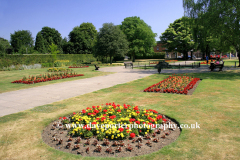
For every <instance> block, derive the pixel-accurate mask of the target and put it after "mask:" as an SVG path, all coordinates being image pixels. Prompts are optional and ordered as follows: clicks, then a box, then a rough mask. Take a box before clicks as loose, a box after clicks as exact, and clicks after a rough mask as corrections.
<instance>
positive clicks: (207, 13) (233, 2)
mask: <svg viewBox="0 0 240 160" xmlns="http://www.w3.org/2000/svg"><path fill="white" fill-rule="evenodd" d="M183 6H184V10H185V14H186V16H188V17H191V18H193V19H194V21H195V22H197V24H199V23H200V22H201V21H203V22H204V23H203V24H204V26H208V27H207V28H206V30H207V31H208V32H209V33H211V35H214V36H215V37H217V38H218V39H219V40H218V41H219V42H218V45H217V46H220V49H222V50H225V49H226V50H229V46H233V47H234V48H235V50H236V51H237V52H238V53H239V52H240V36H239V35H240V30H239V28H240V1H239V0H229V1H219V0H197V1H192V0H183ZM224 46H225V47H224ZM239 62H240V59H239Z"/></svg>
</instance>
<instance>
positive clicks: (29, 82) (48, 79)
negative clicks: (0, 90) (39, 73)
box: [11, 74, 84, 84]
mask: <svg viewBox="0 0 240 160" xmlns="http://www.w3.org/2000/svg"><path fill="white" fill-rule="evenodd" d="M78 76H84V74H76V75H68V76H62V77H60V76H58V77H52V78H46V79H39V80H34V81H23V79H20V80H16V81H13V82H11V83H22V84H34V83H40V82H47V81H53V80H58V79H64V78H72V77H78Z"/></svg>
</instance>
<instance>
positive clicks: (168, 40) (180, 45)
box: [159, 18, 195, 59]
mask: <svg viewBox="0 0 240 160" xmlns="http://www.w3.org/2000/svg"><path fill="white" fill-rule="evenodd" d="M159 38H160V39H161V41H162V42H163V44H164V46H165V47H167V49H168V51H169V52H171V51H176V52H180V53H183V55H184V58H185V59H187V58H188V52H189V51H190V50H192V49H193V48H194V44H195V43H194V41H193V36H192V32H191V28H190V25H189V23H188V21H187V20H186V18H180V19H177V20H175V21H174V22H173V23H171V24H170V25H169V26H168V28H167V29H166V30H165V32H163V33H162V35H161V36H160V37H159Z"/></svg>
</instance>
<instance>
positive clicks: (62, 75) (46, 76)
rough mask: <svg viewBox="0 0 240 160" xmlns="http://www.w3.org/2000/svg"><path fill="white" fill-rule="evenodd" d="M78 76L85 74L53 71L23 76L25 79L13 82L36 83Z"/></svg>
mask: <svg viewBox="0 0 240 160" xmlns="http://www.w3.org/2000/svg"><path fill="white" fill-rule="evenodd" d="M78 76H84V75H83V74H77V73H75V72H74V73H72V72H71V73H68V72H63V73H52V74H49V73H48V74H43V75H41V74H40V75H38V76H31V77H30V76H29V77H28V78H27V77H25V76H24V77H23V79H20V80H16V81H13V82H12V83H23V84H34V83H39V82H46V81H52V80H58V79H64V78H71V77H78Z"/></svg>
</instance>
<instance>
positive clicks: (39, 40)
mask: <svg viewBox="0 0 240 160" xmlns="http://www.w3.org/2000/svg"><path fill="white" fill-rule="evenodd" d="M46 44H47V42H46V41H45V40H44V39H43V36H42V34H41V32H38V33H37V36H36V41H35V50H37V51H38V52H40V53H47V48H46V46H45V45H46Z"/></svg>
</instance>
